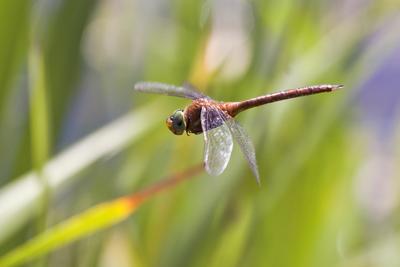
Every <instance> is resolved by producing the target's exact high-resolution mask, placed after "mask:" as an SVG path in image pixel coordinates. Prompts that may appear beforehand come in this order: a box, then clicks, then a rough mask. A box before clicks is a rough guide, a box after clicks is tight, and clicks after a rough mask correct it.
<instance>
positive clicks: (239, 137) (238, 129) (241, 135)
mask: <svg viewBox="0 0 400 267" xmlns="http://www.w3.org/2000/svg"><path fill="white" fill-rule="evenodd" d="M225 123H226V125H227V126H228V127H229V130H230V131H231V133H232V135H233V138H234V139H235V140H236V142H237V143H238V144H239V147H240V150H242V152H243V154H244V156H245V158H246V160H247V162H248V163H249V166H250V168H251V171H252V172H253V174H254V176H255V177H256V180H257V183H258V184H260V174H259V173H258V167H257V160H256V152H255V149H254V146H253V143H252V142H251V139H250V137H249V136H248V135H247V133H246V131H245V130H244V129H243V127H242V126H240V124H239V123H237V122H236V121H235V120H234V119H229V120H226V121H225Z"/></svg>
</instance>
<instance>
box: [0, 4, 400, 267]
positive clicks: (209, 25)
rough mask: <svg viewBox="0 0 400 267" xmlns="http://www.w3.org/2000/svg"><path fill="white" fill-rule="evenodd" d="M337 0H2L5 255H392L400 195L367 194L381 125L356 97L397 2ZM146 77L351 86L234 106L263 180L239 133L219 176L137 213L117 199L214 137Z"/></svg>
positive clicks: (54, 260)
mask: <svg viewBox="0 0 400 267" xmlns="http://www.w3.org/2000/svg"><path fill="white" fill-rule="evenodd" d="M344 2H345V1H343V3H344ZM343 3H342V2H335V1H312V0H310V1H297V2H296V1H289V0H283V1H258V0H254V1H232V2H231V6H227V4H226V1H185V0H174V1H78V0H68V1H66V0H63V1H32V2H31V1H11V0H4V1H0V44H1V45H0V62H2V64H0V129H1V131H0V185H1V186H2V187H1V188H0V218H1V220H0V266H3V265H4V266H7V265H10V266H11V265H12V264H19V263H25V264H26V266H33V265H35V263H34V262H32V259H33V258H37V257H38V256H42V255H43V254H46V256H49V257H48V260H46V261H43V262H41V263H43V264H46V265H48V266H60V267H63V266H95V265H96V266H106V265H107V262H110V261H109V260H110V259H109V258H108V257H111V259H112V262H113V264H114V265H113V266H195V267H200V266H282V267H285V266H288V267H289V266H296V267H298V266H304V267H305V266H307V267H312V266H327V267H329V266H346V267H352V266H388V267H389V266H398V265H399V263H400V257H399V256H398V253H397V251H398V243H399V227H398V226H399V224H398V218H397V217H398V216H396V214H397V213H396V211H397V210H398V208H396V207H398V206H399V205H398V200H396V197H393V199H394V200H393V202H394V204H392V206H391V209H387V210H385V212H386V214H385V216H383V215H382V218H376V217H379V215H380V213H379V212H376V210H374V207H372V208H371V207H367V208H366V207H365V203H364V204H363V203H361V202H362V200H360V198H362V197H360V191H362V190H361V189H360V187H361V188H363V186H365V184H363V183H362V182H360V180H361V179H360V173H363V170H364V168H365V166H368V165H369V164H368V163H369V161H368V160H371V157H370V155H369V154H368V153H367V152H368V148H366V146H367V144H371V142H370V141H369V140H371V139H373V135H372V133H370V132H368V131H363V128H362V126H361V125H360V124H358V123H357V121H356V120H354V113H355V112H357V110H356V109H355V108H354V107H353V106H352V105H353V101H354V96H356V95H357V94H358V93H359V91H360V89H361V88H362V86H363V85H365V83H366V82H367V81H368V80H369V79H370V77H371V75H373V73H374V72H375V71H376V70H377V69H378V68H379V67H380V66H381V64H382V63H384V62H385V60H386V59H387V57H388V56H389V55H390V53H391V51H393V49H394V48H395V46H396V45H398V43H399V39H400V36H399V31H398V28H399V27H398V26H399V25H400V14H399V13H398V12H397V13H396V12H395V11H393V10H399V8H400V6H399V4H398V3H397V1H394V0H388V1H372V2H368V3H365V4H363V5H360V6H357V7H355V6H351V5H350V4H349V6H346V7H342V6H341V4H343ZM389 25H390V26H389ZM139 80H151V81H160V82H168V83H174V84H180V83H183V82H184V81H190V82H192V83H195V85H197V86H198V87H199V89H200V90H202V91H204V92H205V93H206V94H209V95H210V96H211V97H213V98H215V99H218V100H221V101H238V100H241V99H245V98H250V97H254V96H258V95H261V94H265V93H268V92H272V91H275V90H280V89H287V88H293V87H299V86H304V85H311V84H323V83H342V84H344V85H345V89H343V90H341V91H337V92H335V93H332V94H323V95H318V96H312V97H307V98H302V99H296V100H290V101H287V102H281V103H275V104H272V105H269V106H266V107H259V108H257V109H253V110H249V111H247V112H246V113H244V114H242V115H240V116H238V118H237V119H238V121H239V122H240V123H241V124H242V125H243V127H244V128H245V129H246V130H247V131H248V133H249V135H250V137H251V139H252V140H253V142H254V144H255V147H256V154H257V160H258V164H259V169H260V176H261V187H259V186H258V185H257V183H256V182H255V180H254V178H253V177H252V174H251V171H250V170H249V168H248V166H247V165H246V161H245V159H244V158H243V156H242V155H241V153H240V151H239V149H238V148H237V147H235V149H234V152H233V156H232V159H231V162H230V164H229V165H228V168H227V170H226V171H225V172H224V173H223V174H222V175H221V176H219V177H209V176H208V175H206V174H205V173H204V174H202V175H201V176H200V177H198V178H196V179H194V180H191V181H187V182H185V183H184V184H182V185H179V186H176V187H173V188H170V189H169V190H168V191H166V192H165V193H164V194H162V195H160V196H156V197H154V198H152V199H151V201H149V202H147V203H145V204H144V205H142V206H140V207H138V209H137V211H136V213H135V214H134V215H133V216H131V217H129V218H127V217H126V216H127V215H128V213H130V212H132V211H129V212H128V213H124V212H116V213H114V210H113V207H114V206H112V203H114V204H115V203H116V202H113V200H114V201H115V199H116V198H117V197H118V196H121V195H126V194H130V193H132V192H135V191H138V190H139V189H141V188H144V187H146V186H148V185H149V184H151V183H155V182H158V181H159V180H160V179H162V178H163V177H167V176H168V175H169V174H171V173H177V172H179V171H181V170H185V169H187V168H189V167H190V166H193V165H195V164H198V163H199V162H201V161H202V153H203V137H202V136H201V135H198V136H194V135H192V136H185V135H183V136H180V137H177V136H172V135H171V134H170V133H169V131H168V130H167V129H166V127H165V125H164V121H165V117H167V116H168V115H169V114H170V113H171V112H172V111H173V110H175V109H177V108H179V107H183V106H185V105H186V104H187V101H186V100H183V99H178V98H173V97H166V96H157V95H140V94H138V93H135V92H133V90H132V87H133V84H134V83H135V82H136V81H139ZM396 131H397V132H396ZM396 131H395V134H394V135H395V138H393V139H394V140H393V143H394V145H393V147H396V148H397V152H396V153H397V154H396V155H398V154H399V153H398V151H399V149H398V148H399V140H400V138H399V137H398V136H399V130H398V129H397V130H396ZM388 161H389V162H391V161H395V159H394V158H393V159H392V158H391V159H390V160H388ZM399 171H400V170H399V168H398V167H396V168H393V170H392V172H391V173H389V174H387V173H385V174H384V175H382V179H384V178H385V179H392V180H393V181H395V182H398V179H397V180H396V179H394V178H395V177H398V176H399V175H398V173H399ZM367 174H368V172H367ZM367 176H368V175H367ZM383 176H385V177H383ZM386 176H387V177H386ZM392 176H393V177H392ZM392 180H390V181H392ZM395 187H396V186H393V188H395ZM396 194H397V195H396ZM398 194H399V192H398V191H396V192H395V193H394V195H396V196H397V199H398ZM368 196H369V197H371V195H368ZM368 201H372V200H371V199H369V200H368ZM368 201H367V202H366V203H370V202H368ZM396 201H397V202H396ZM99 203H105V204H101V205H99V206H97V205H98V204H99ZM363 205H364V206H363ZM119 211H121V210H119ZM376 214H378V215H376ZM71 218H72V219H71ZM123 219H125V220H124V222H123V223H119V222H120V221H121V220H123ZM117 223H119V224H117ZM37 225H39V231H38V227H36V226H37ZM111 225H115V226H114V227H113V228H111V230H109V231H104V230H105V229H108V228H109V227H110V226H111ZM53 227H54V228H53ZM377 229H379V230H377ZM42 231H43V233H39V232H42ZM93 233H96V235H94V236H89V235H90V234H93ZM99 233H102V234H101V235H99ZM121 233H122V234H121ZM116 236H117V237H118V238H115V237H116ZM29 240H31V241H29ZM121 251H124V253H119V252H121ZM65 259H68V260H65ZM88 263H90V264H88ZM2 264H3V265H2ZM123 264H125V265H123Z"/></svg>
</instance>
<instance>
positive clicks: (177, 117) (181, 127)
mask: <svg viewBox="0 0 400 267" xmlns="http://www.w3.org/2000/svg"><path fill="white" fill-rule="evenodd" d="M166 124H167V127H168V129H169V130H170V131H171V132H173V133H174V134H176V135H181V134H183V133H184V132H185V130H186V122H185V115H184V113H183V110H182V109H178V110H176V111H175V112H174V113H173V114H172V115H171V116H169V117H168V118H167V121H166Z"/></svg>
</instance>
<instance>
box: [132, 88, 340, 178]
mask: <svg viewBox="0 0 400 267" xmlns="http://www.w3.org/2000/svg"><path fill="white" fill-rule="evenodd" d="M342 87H343V86H342V85H315V86H308V87H302V88H297V89H290V90H286V91H281V92H277V93H272V94H268V95H264V96H259V97H255V98H252V99H248V100H244V101H240V102H219V101H215V100H213V99H211V98H210V97H208V96H206V95H204V94H203V93H201V92H199V91H197V90H196V89H195V88H194V87H193V86H191V85H189V84H185V85H183V86H181V87H179V86H174V85H169V84H164V83H158V82H139V83H137V84H135V87H134V89H135V90H136V91H139V92H144V93H155V94H164V95H170V96H176V97H183V98H187V99H191V100H192V103H191V104H190V105H188V106H187V107H186V108H185V109H178V110H176V111H175V112H174V113H173V114H172V115H171V116H169V117H168V118H167V120H166V125H167V127H168V129H169V130H170V131H171V132H172V133H174V134H176V135H182V134H183V133H185V132H186V133H187V134H189V133H194V134H200V133H203V134H204V144H205V145H204V166H205V169H206V171H207V172H208V173H209V174H211V175H219V174H221V173H222V172H223V171H224V169H225V168H226V166H227V164H228V162H229V159H230V156H231V153H232V147H233V140H234V139H235V140H236V142H237V143H238V145H239V147H240V149H241V150H242V152H243V155H244V156H245V158H246V160H247V162H248V164H249V166H250V169H251V170H252V172H253V174H254V176H255V177H256V179H257V182H260V176H259V173H258V167H257V162H256V155H255V148H254V146H253V144H252V142H251V140H250V138H249V136H248V135H247V133H246V131H245V130H244V129H243V127H241V126H240V125H239V124H238V123H237V122H236V121H235V120H234V119H233V118H234V117H235V116H236V115H238V114H239V113H240V112H242V111H244V110H246V109H249V108H253V107H257V106H261V105H265V104H268V103H272V102H276V101H280V100H285V99H290V98H295V97H300V96H306V95H313V94H319V93H324V92H331V91H334V90H336V89H339V88H342Z"/></svg>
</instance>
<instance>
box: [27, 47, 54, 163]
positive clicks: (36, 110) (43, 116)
mask: <svg viewBox="0 0 400 267" xmlns="http://www.w3.org/2000/svg"><path fill="white" fill-rule="evenodd" d="M29 74H30V75H29V76H30V81H31V95H30V104H31V105H30V116H31V118H30V119H31V140H32V154H33V156H32V159H33V165H34V168H35V169H41V168H42V167H43V165H44V163H45V162H46V161H47V158H48V153H49V144H50V136H49V121H50V120H49V111H48V101H47V92H46V91H47V90H46V76H45V68H44V62H43V57H42V55H41V53H40V51H39V49H37V48H35V47H32V48H31V49H30V54H29Z"/></svg>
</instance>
